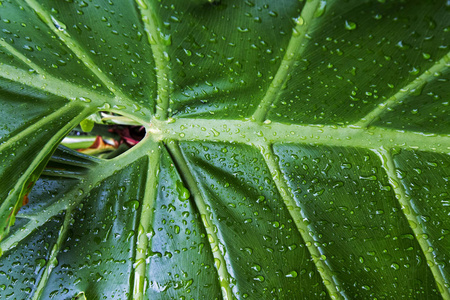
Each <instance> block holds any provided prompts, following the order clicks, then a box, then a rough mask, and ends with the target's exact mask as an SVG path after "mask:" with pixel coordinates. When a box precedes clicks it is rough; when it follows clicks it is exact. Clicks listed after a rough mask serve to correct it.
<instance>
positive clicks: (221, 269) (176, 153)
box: [167, 141, 234, 300]
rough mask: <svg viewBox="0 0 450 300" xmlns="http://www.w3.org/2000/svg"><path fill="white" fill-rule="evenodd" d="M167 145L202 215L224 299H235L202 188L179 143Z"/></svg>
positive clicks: (171, 142) (172, 142)
mask: <svg viewBox="0 0 450 300" xmlns="http://www.w3.org/2000/svg"><path fill="white" fill-rule="evenodd" d="M167 147H168V149H169V152H170V154H171V155H172V157H173V159H174V162H175V163H176V164H177V166H178V168H179V169H180V171H181V174H182V176H183V177H184V180H185V182H186V184H187V186H188V188H189V190H190V191H191V193H192V195H193V197H194V201H195V204H196V206H197V209H198V211H199V213H200V215H201V220H202V223H203V226H204V228H205V231H206V233H207V236H208V243H209V245H210V247H211V250H212V254H213V256H214V262H215V266H216V270H217V273H218V275H219V283H220V286H221V290H222V296H223V299H225V300H232V299H234V296H233V292H232V291H231V288H230V274H229V272H228V270H227V264H226V261H225V258H224V255H223V254H222V252H221V247H220V243H219V238H218V236H217V234H216V232H215V231H214V226H213V224H212V223H211V221H210V215H211V213H209V212H208V210H207V208H206V203H205V200H204V199H203V195H202V193H201V191H200V188H199V187H198V184H197V183H196V180H195V178H194V175H193V174H192V172H191V170H190V168H189V166H188V163H187V161H186V159H185V157H184V156H183V153H182V152H181V149H180V147H179V145H178V143H177V142H174V141H168V143H167Z"/></svg>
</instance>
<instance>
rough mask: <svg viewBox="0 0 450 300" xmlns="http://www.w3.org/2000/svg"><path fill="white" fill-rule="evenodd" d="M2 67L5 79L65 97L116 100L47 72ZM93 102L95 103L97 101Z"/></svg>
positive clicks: (80, 99)
mask: <svg viewBox="0 0 450 300" xmlns="http://www.w3.org/2000/svg"><path fill="white" fill-rule="evenodd" d="M1 68H2V72H1V73H0V76H1V77H3V78H5V79H8V80H11V81H14V82H17V83H21V84H24V85H26V86H29V87H32V88H35V89H38V90H40V91H44V92H47V93H51V94H53V95H56V96H59V97H63V98H65V99H69V100H79V101H83V99H82V98H84V99H85V100H86V99H91V100H92V101H95V100H100V99H103V100H104V99H107V100H108V102H112V101H114V98H110V97H108V96H105V95H103V94H100V93H97V92H95V91H92V90H89V89H85V88H83V87H80V86H77V85H75V84H72V83H70V82H68V81H66V80H61V79H57V78H55V77H49V75H48V74H47V73H45V75H40V74H33V73H30V72H28V71H26V70H21V69H18V68H17V67H14V66H10V65H6V64H2V67H1ZM88 101H89V100H88ZM93 104H95V102H94V103H93Z"/></svg>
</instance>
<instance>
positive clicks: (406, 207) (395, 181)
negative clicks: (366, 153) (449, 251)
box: [373, 147, 450, 300]
mask: <svg viewBox="0 0 450 300" xmlns="http://www.w3.org/2000/svg"><path fill="white" fill-rule="evenodd" d="M373 151H374V152H375V153H376V154H377V155H378V157H379V158H380V160H381V163H382V167H383V169H384V170H385V171H386V174H387V176H388V179H389V184H390V185H391V186H392V188H393V190H394V193H395V198H396V199H397V201H398V202H399V204H400V207H401V209H402V212H403V215H404V216H405V217H406V219H407V221H408V224H409V226H410V228H411V230H412V232H413V233H414V237H415V238H416V240H417V242H418V244H419V246H420V248H421V250H422V253H423V255H424V256H425V258H426V260H427V262H428V263H427V265H428V267H429V268H430V270H431V272H432V274H433V277H434V280H435V281H436V284H437V286H438V290H439V292H440V293H441V295H442V298H444V299H446V300H448V299H450V290H449V289H448V288H446V286H448V282H446V281H445V278H444V277H445V276H444V274H443V273H442V271H441V268H440V267H439V265H438V263H437V262H436V261H435V257H434V254H433V253H432V252H429V251H428V249H429V248H430V247H431V248H433V245H432V244H431V242H430V241H429V240H428V239H426V238H425V237H426V236H427V234H426V232H425V231H424V230H423V226H422V223H423V221H422V220H421V218H420V217H419V216H417V214H416V213H415V212H414V208H413V207H412V205H411V204H410V199H409V196H407V194H406V191H405V188H404V186H403V184H402V182H401V180H400V179H399V178H398V176H397V172H396V166H395V162H394V159H393V156H392V152H391V150H390V149H386V148H384V147H381V148H379V149H374V150H373Z"/></svg>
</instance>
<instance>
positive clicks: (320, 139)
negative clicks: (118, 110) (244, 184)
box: [148, 118, 450, 153]
mask: <svg viewBox="0 0 450 300" xmlns="http://www.w3.org/2000/svg"><path fill="white" fill-rule="evenodd" d="M148 132H150V133H151V134H152V135H153V136H154V137H155V138H156V139H160V140H163V139H174V140H180V141H212V142H234V143H243V144H247V145H254V144H261V143H268V144H274V143H280V142H285V143H298V144H314V145H328V146H342V147H358V148H364V149H374V148H379V147H381V146H383V145H384V146H386V147H397V148H402V149H417V150H422V151H433V152H435V153H450V135H448V134H424V133H421V132H410V131H403V130H396V129H388V128H379V127H370V128H368V129H364V128H359V127H354V126H335V125H297V124H283V123H277V122H271V123H269V124H258V123H256V122H251V121H242V120H210V119H187V118H186V119H184V118H183V119H177V120H171V121H168V122H159V121H157V120H153V121H152V123H151V126H150V127H149V128H148Z"/></svg>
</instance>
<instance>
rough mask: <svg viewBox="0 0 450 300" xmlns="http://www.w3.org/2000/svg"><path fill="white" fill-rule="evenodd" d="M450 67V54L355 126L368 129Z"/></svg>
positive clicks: (379, 105)
mask: <svg viewBox="0 0 450 300" xmlns="http://www.w3.org/2000/svg"><path fill="white" fill-rule="evenodd" d="M449 66H450V52H448V53H447V54H446V55H444V57H442V58H441V59H440V60H439V61H437V62H436V63H435V64H434V65H433V66H432V67H431V68H429V69H428V70H426V71H425V72H423V73H422V74H421V75H420V76H419V77H417V78H416V79H414V80H413V81H412V82H410V83H409V84H407V85H406V86H404V87H402V88H401V89H400V90H399V91H398V92H397V93H396V94H395V95H393V96H391V97H390V98H389V99H387V100H386V101H385V102H383V103H380V104H378V106H377V107H376V108H375V109H374V110H372V111H371V112H370V113H368V114H367V115H365V116H364V117H363V118H362V119H361V120H359V121H358V122H357V123H356V124H355V125H356V126H359V127H363V128H364V127H368V126H370V125H371V124H372V123H373V122H374V121H376V120H377V119H378V118H379V117H380V116H381V115H382V114H383V113H384V112H385V111H387V110H388V109H391V108H393V107H394V106H397V105H399V104H402V103H403V101H404V100H405V98H406V97H407V96H408V95H410V94H411V93H415V92H416V91H417V90H420V89H422V88H423V87H424V86H425V84H426V83H428V82H430V81H433V80H434V79H436V78H437V77H439V76H440V75H441V73H442V72H443V71H445V70H446V69H448V68H449Z"/></svg>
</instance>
